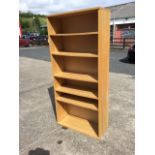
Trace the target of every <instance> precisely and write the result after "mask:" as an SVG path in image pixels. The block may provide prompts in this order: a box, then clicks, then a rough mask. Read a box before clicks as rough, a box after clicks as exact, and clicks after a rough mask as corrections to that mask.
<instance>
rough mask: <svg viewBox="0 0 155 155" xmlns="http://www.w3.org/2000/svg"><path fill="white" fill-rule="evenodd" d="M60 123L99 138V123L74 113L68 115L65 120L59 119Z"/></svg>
mask: <svg viewBox="0 0 155 155" xmlns="http://www.w3.org/2000/svg"><path fill="white" fill-rule="evenodd" d="M58 123H59V124H60V125H63V126H65V127H67V128H71V129H74V130H76V131H79V132H81V133H84V134H87V135H89V136H92V137H95V138H98V135H97V129H98V125H97V124H96V123H93V122H90V121H88V120H86V119H82V118H80V117H77V116H73V115H66V117H65V118H64V119H63V120H61V121H58Z"/></svg>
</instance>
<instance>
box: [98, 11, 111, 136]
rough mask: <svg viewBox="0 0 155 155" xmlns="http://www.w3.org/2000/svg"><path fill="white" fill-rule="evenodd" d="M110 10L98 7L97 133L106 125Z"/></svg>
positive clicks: (105, 127)
mask: <svg viewBox="0 0 155 155" xmlns="http://www.w3.org/2000/svg"><path fill="white" fill-rule="evenodd" d="M109 25H110V11H109V10H107V9H99V14H98V31H99V35H98V47H99V50H98V56H99V59H98V95H99V102H98V103H99V104H98V108H99V113H98V120H99V122H98V124H99V128H98V134H99V137H101V136H102V135H103V133H104V132H105V130H106V129H107V127H108V85H109V40H110V29H109Z"/></svg>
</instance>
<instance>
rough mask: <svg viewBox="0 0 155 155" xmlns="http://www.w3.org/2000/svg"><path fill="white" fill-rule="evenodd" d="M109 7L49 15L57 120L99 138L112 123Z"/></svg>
mask: <svg viewBox="0 0 155 155" xmlns="http://www.w3.org/2000/svg"><path fill="white" fill-rule="evenodd" d="M109 19H110V12H109V10H108V9H103V8H93V9H87V10H79V11H74V12H68V13H63V14H55V15H49V16H48V17H47V24H48V36H49V47H50V56H51V63H52V69H53V76H54V94H55V104H56V114H57V122H58V123H59V124H61V125H63V126H65V127H68V128H71V129H74V130H76V131H79V132H82V133H85V134H87V135H90V136H93V137H96V138H99V137H101V136H102V135H103V133H104V132H105V130H106V128H107V126H108V81H109V78H108V74H109V33H110V32H109V26H110V23H109Z"/></svg>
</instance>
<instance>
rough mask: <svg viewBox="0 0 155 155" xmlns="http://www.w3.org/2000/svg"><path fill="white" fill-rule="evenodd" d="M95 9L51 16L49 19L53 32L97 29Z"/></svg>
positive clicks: (77, 31) (94, 30) (92, 30)
mask: <svg viewBox="0 0 155 155" xmlns="http://www.w3.org/2000/svg"><path fill="white" fill-rule="evenodd" d="M97 19H98V18H97V11H93V12H91V13H84V14H77V15H72V16H63V17H51V18H49V21H50V23H51V25H52V28H53V30H54V31H53V32H54V33H82V32H96V31H97V30H98V26H97V23H98V20H97Z"/></svg>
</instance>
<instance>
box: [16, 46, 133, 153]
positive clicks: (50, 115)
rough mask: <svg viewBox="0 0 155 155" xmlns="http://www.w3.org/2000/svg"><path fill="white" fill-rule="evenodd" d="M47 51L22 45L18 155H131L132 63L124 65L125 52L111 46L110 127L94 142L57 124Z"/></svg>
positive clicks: (46, 49)
mask: <svg viewBox="0 0 155 155" xmlns="http://www.w3.org/2000/svg"><path fill="white" fill-rule="evenodd" d="M48 51H49V50H48V47H32V48H26V49H23V48H21V49H20V148H19V149H20V155H133V154H134V116H135V114H134V81H135V80H134V64H128V63H123V62H124V61H125V59H124V58H125V57H126V52H124V51H122V50H111V56H110V93H109V99H110V103H109V128H108V130H107V132H106V133H105V135H104V136H103V137H102V139H101V140H96V139H93V138H90V137H87V136H85V135H83V134H80V133H78V132H75V131H73V130H70V129H65V128H62V127H61V126H59V125H57V123H56V120H55V115H54V111H53V88H52V85H53V84H52V80H51V66H50V62H49V54H48ZM120 59H122V60H121V61H123V62H121V61H120Z"/></svg>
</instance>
